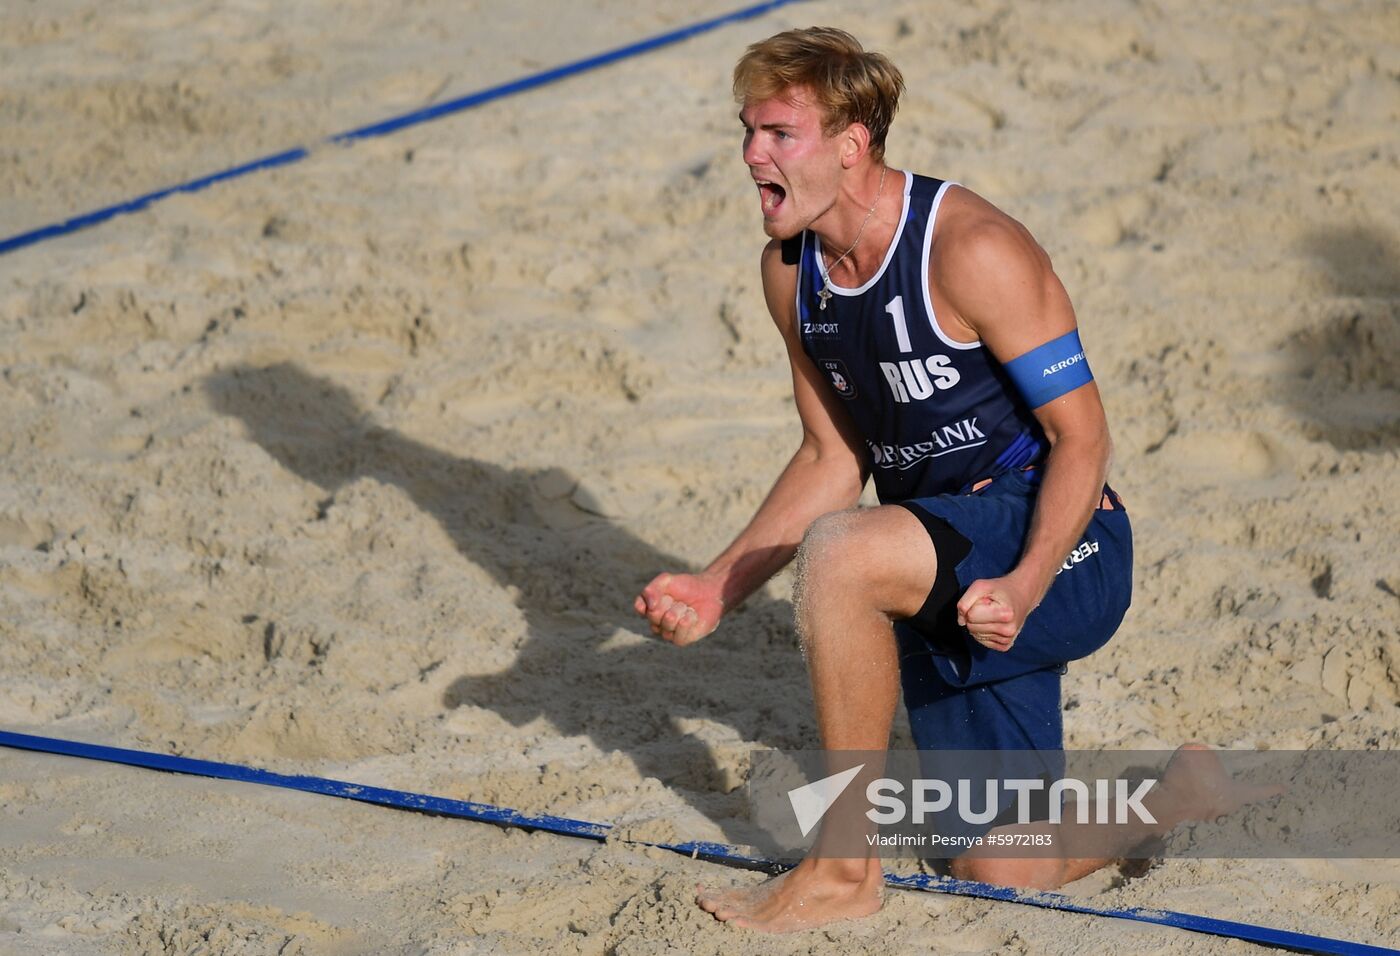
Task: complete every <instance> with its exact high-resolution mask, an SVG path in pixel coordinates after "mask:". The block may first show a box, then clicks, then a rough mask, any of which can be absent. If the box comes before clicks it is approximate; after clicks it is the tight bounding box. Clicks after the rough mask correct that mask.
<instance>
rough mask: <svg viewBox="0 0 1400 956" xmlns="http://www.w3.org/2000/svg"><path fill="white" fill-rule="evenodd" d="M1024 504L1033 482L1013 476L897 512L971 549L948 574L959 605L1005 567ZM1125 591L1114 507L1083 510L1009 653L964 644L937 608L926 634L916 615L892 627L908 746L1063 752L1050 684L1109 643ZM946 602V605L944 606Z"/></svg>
mask: <svg viewBox="0 0 1400 956" xmlns="http://www.w3.org/2000/svg"><path fill="white" fill-rule="evenodd" d="M1035 500H1036V485H1035V484H1034V483H1033V481H1032V480H1030V479H1029V478H1028V477H1027V475H1026V474H1025V473H1023V472H1019V471H1012V472H1007V473H1005V474H1003V475H999V476H998V477H997V478H996V479H995V480H993V481H992V482H991V483H990V484H988V485H986V486H985V487H983V488H982V489H981V490H979V491H976V492H973V493H971V494H965V495H938V496H936V497H933V498H916V499H913V500H911V501H905V502H901V504H903V505H904V506H905V507H907V508H910V509H911V510H915V509H917V510H921V511H923V512H924V513H926V514H929V515H932V516H933V517H935V518H939V519H942V520H943V521H945V522H947V523H948V524H949V525H951V526H952V528H953V529H954V530H955V531H957V532H958V533H959V534H961V535H962V536H963V537H964V538H966V539H967V541H968V542H969V543H970V544H971V550H970V551H969V552H968V553H967V555H966V557H964V558H963V559H962V560H961V561H960V562H959V563H958V565H957V567H956V569H955V570H956V574H957V596H958V597H961V595H962V592H963V591H965V590H966V589H967V587H968V585H970V584H971V583H972V582H973V581H977V580H980V579H984V578H997V577H1001V576H1003V575H1005V574H1008V573H1010V571H1011V570H1012V569H1013V568H1015V567H1016V565H1017V563H1018V562H1019V561H1020V558H1021V551H1022V549H1023V547H1024V545H1025V541H1026V537H1027V535H1028V534H1029V531H1030V524H1031V514H1032V512H1033V510H1034V508H1035ZM1115 500H1116V499H1115ZM916 513H917V511H916ZM1132 587H1133V535H1132V528H1131V526H1130V525H1129V522H1128V514H1127V512H1126V511H1124V510H1123V508H1122V506H1121V503H1118V505H1117V507H1115V509H1114V510H1111V511H1110V510H1104V509H1100V510H1097V511H1095V512H1094V516H1093V518H1092V519H1091V520H1090V522H1089V526H1088V528H1087V529H1085V531H1084V536H1083V538H1081V539H1080V544H1079V546H1078V547H1077V548H1076V550H1075V551H1074V552H1073V553H1072V554H1071V555H1070V556H1069V558H1068V559H1067V560H1066V562H1065V564H1064V565H1063V566H1062V567H1061V569H1060V572H1059V574H1057V575H1056V577H1055V581H1054V583H1053V584H1052V585H1051V586H1050V590H1049V592H1048V593H1047V594H1046V595H1045V599H1044V600H1043V601H1042V602H1041V604H1040V606H1039V607H1038V608H1036V609H1035V610H1034V611H1032V612H1031V613H1030V615H1029V616H1028V617H1027V618H1026V622H1025V626H1024V627H1023V628H1022V629H1021V633H1020V634H1019V635H1018V636H1017V638H1016V642H1015V643H1014V644H1013V645H1012V646H1011V650H1009V651H1005V652H1002V651H993V650H990V649H988V648H986V647H983V646H982V645H981V644H979V643H977V642H976V641H974V640H973V639H972V637H971V635H969V634H968V633H967V631H966V630H965V629H963V628H960V627H958V626H957V623H956V617H953V616H952V615H953V614H955V613H956V612H955V611H950V610H945V613H944V614H943V616H942V617H941V618H940V619H939V623H938V624H937V625H936V626H933V625H932V624H931V622H930V620H928V619H926V618H924V617H923V616H921V617H920V618H918V619H910V620H906V621H898V622H896V624H895V636H896V637H897V639H898V641H899V654H900V680H901V682H902V684H903V689H904V705H905V707H906V709H907V710H908V712H909V723H910V728H911V730H912V731H913V736H914V742H915V743H916V744H917V745H918V747H919V749H920V750H1059V749H1062V748H1063V747H1064V724H1063V720H1062V718H1061V712H1060V676H1061V675H1062V674H1063V673H1064V672H1065V665H1066V664H1067V663H1068V662H1070V661H1074V660H1078V659H1080V658H1082V657H1087V656H1088V655H1090V654H1092V653H1093V652H1094V651H1096V650H1098V649H1099V648H1100V647H1102V646H1103V645H1104V644H1106V643H1108V640H1109V638H1111V637H1112V636H1113V633H1114V631H1116V630H1117V629H1118V625H1119V623H1121V622H1122V620H1123V615H1124V614H1125V613H1127V610H1128V604H1129V603H1130V602H1131V600H1132ZM955 604H956V598H955V599H954V600H953V601H951V602H949V609H951V608H952V607H953V606H954V605H955Z"/></svg>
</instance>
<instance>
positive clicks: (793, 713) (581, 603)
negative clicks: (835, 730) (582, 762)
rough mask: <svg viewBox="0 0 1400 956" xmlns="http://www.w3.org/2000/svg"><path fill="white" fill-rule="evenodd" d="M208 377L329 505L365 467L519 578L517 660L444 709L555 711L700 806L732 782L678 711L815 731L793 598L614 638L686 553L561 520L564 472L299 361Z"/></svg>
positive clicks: (754, 734)
mask: <svg viewBox="0 0 1400 956" xmlns="http://www.w3.org/2000/svg"><path fill="white" fill-rule="evenodd" d="M204 388H205V391H206V393H207V394H208V396H209V398H210V401H211V403H212V404H213V406H214V408H216V409H217V410H218V411H220V412H222V413H224V414H228V415H232V416H235V417H237V418H239V419H241V420H242V421H243V422H244V423H245V425H246V426H247V428H248V430H249V432H250V434H251V436H252V438H253V440H254V441H256V442H257V443H258V444H259V445H261V446H262V447H263V448H264V449H266V450H267V451H268V452H269V453H270V454H271V455H272V456H273V457H275V458H276V459H277V461H279V462H280V463H281V464H282V465H283V466H284V467H286V468H287V469H289V470H290V471H292V472H294V473H296V474H297V475H300V476H301V477H303V478H305V479H307V480H308V481H311V482H314V483H315V484H316V485H318V486H320V487H321V488H323V489H325V491H326V494H327V495H328V498H327V499H326V500H325V501H324V502H322V504H321V510H322V512H323V513H324V512H325V511H326V510H327V509H328V508H331V507H334V499H335V495H336V492H337V489H339V488H341V487H342V486H343V485H345V484H346V483H348V482H350V481H353V480H355V479H359V478H363V477H369V478H373V479H375V480H377V481H380V482H384V483H389V484H393V485H397V486H398V487H400V488H401V489H403V490H404V491H405V492H406V493H407V494H408V495H409V496H410V497H411V498H412V499H413V501H414V502H415V503H416V504H417V506H418V507H420V508H421V509H423V511H424V512H426V513H428V514H430V515H432V516H433V517H434V518H435V519H436V520H437V521H438V523H439V524H440V525H441V526H442V527H443V528H444V529H445V530H446V531H447V532H448V534H449V535H450V536H451V538H452V540H453V542H455V544H456V547H457V549H458V550H459V551H460V552H461V554H462V555H463V556H464V557H466V558H467V559H468V560H470V561H472V562H473V563H475V564H476V565H478V566H480V567H481V568H483V569H485V570H486V571H487V572H488V573H489V574H490V575H491V576H492V578H494V579H495V581H496V582H498V583H499V584H500V585H501V587H502V588H506V587H515V588H518V593H519V598H518V604H519V607H520V610H521V612H522V613H523V614H524V616H525V619H526V623H527V627H528V634H527V636H526V638H525V639H524V641H523V643H522V645H521V646H520V648H519V652H518V656H517V658H516V661H515V663H514V664H513V666H511V667H510V668H509V669H507V670H505V671H502V672H500V673H497V674H494V675H489V676H463V677H459V678H458V679H457V680H455V681H454V682H453V683H452V684H451V686H450V688H449V689H448V690H447V692H446V693H445V695H444V699H443V701H442V703H443V706H444V707H445V708H448V709H451V708H456V707H459V706H462V705H464V704H473V705H476V706H479V707H484V708H489V709H491V710H493V711H495V712H496V713H498V714H500V715H501V716H502V717H503V718H505V719H506V720H509V721H510V722H511V723H512V724H515V725H517V726H519V725H522V724H524V723H526V722H528V721H530V720H532V719H534V718H536V717H538V716H544V717H545V718H547V719H548V720H549V722H550V723H551V724H552V725H553V726H554V727H555V728H556V729H557V730H558V732H559V733H560V734H564V735H586V736H588V737H589V738H591V739H592V741H593V743H594V744H595V745H596V746H597V748H598V749H599V750H600V751H602V752H603V753H611V752H614V751H618V752H621V753H624V754H626V755H627V756H628V757H629V758H630V759H631V760H632V761H633V762H634V763H635V765H636V767H637V769H638V771H639V772H640V773H641V774H642V776H644V777H656V778H658V779H659V780H661V781H662V782H664V783H666V784H667V785H668V786H671V787H673V788H679V789H682V790H685V791H689V792H686V793H684V794H683V795H684V796H685V798H686V799H687V800H688V801H689V802H690V803H691V804H692V805H694V806H696V808H697V809H698V810H700V811H701V812H702V813H706V812H707V806H708V808H709V810H711V811H713V810H714V809H715V807H716V806H717V805H719V804H732V801H727V800H724V799H720V798H719V795H720V794H722V793H723V792H724V791H725V790H732V789H733V788H734V786H735V780H734V778H733V774H732V772H730V773H728V774H726V772H725V770H724V768H722V767H721V766H720V765H719V763H718V762H717V761H716V758H715V755H714V754H713V753H712V752H711V750H710V748H709V747H708V746H707V745H706V744H705V743H703V742H702V741H701V740H699V739H698V738H696V737H695V736H693V735H691V734H689V733H687V732H686V731H685V730H683V729H682V721H684V720H686V719H696V718H699V719H704V720H711V721H716V722H718V723H722V724H725V725H728V726H729V727H732V728H733V729H734V731H735V732H737V734H738V735H739V737H740V738H741V739H743V740H745V741H752V742H753V745H754V746H756V747H789V748H791V747H797V746H801V745H803V744H804V742H805V743H807V744H808V745H810V744H811V741H810V737H808V735H809V734H814V732H815V722H814V720H813V719H812V717H811V705H810V702H809V701H810V690H809V688H808V685H807V680H806V675H805V671H804V670H803V667H802V663H801V660H800V657H799V655H798V654H797V651H796V648H795V646H794V644H793V642H792V639H791V636H790V631H791V629H790V627H789V626H788V624H787V621H788V620H789V619H790V611H789V610H788V608H787V607H786V604H785V602H776V601H772V600H770V599H766V598H763V597H762V596H755V597H754V598H753V599H751V601H750V602H749V603H748V605H746V607H745V608H744V609H742V610H741V611H739V612H737V613H736V615H735V618H734V619H733V620H727V621H726V622H725V624H724V625H722V626H721V629H720V630H719V631H718V632H717V633H716V634H714V635H712V636H711V637H709V638H708V639H706V640H705V641H702V642H700V643H699V644H696V645H692V646H691V647H687V648H683V649H679V648H675V647H672V646H670V645H669V644H666V643H664V642H661V641H659V640H657V641H651V640H648V641H647V642H646V643H645V644H641V645H637V644H631V645H628V646H613V647H605V646H603V645H604V643H605V642H606V641H607V640H608V639H609V638H610V637H611V636H612V635H614V634H615V632H616V631H617V630H618V629H619V628H623V629H627V630H631V631H634V632H637V633H646V630H647V629H646V624H645V622H644V621H642V620H641V619H640V618H639V617H637V616H636V615H635V614H634V613H633V612H632V609H631V602H632V598H633V596H634V595H635V593H636V591H637V590H638V589H639V588H640V587H641V585H642V584H644V583H645V582H646V581H647V580H648V579H649V578H650V577H651V576H652V575H653V574H655V573H656V572H658V571H661V570H667V569H672V570H674V569H680V568H683V567H684V565H683V563H682V562H681V561H679V560H678V559H677V558H675V557H674V556H672V555H669V554H665V553H663V552H661V551H658V550H656V549H655V548H653V547H651V546H650V545H648V544H646V543H645V542H643V541H641V540H639V539H637V538H636V537H634V536H633V535H631V534H629V533H627V532H626V531H624V530H622V529H621V528H619V527H617V526H615V525H613V524H611V523H609V522H606V521H604V520H602V519H590V520H586V521H581V522H580V521H579V519H578V517H577V513H575V516H574V521H573V524H574V525H575V526H574V527H561V524H560V522H558V521H557V520H556V521H551V520H550V518H549V516H548V509H549V507H551V506H553V507H558V508H566V509H567V508H573V506H572V505H570V504H568V503H567V502H566V501H549V500H546V498H545V497H543V496H542V495H541V494H540V492H539V490H538V489H540V488H541V487H551V488H556V489H557V488H560V487H563V488H568V487H571V486H572V485H573V484H574V481H573V479H572V478H571V477H570V476H569V475H568V474H567V473H566V472H563V471H562V470H559V469H546V470H538V471H536V470H528V469H509V468H502V467H500V466H497V465H493V464H491V463H489V462H485V461H480V460H475V459H472V458H467V457H458V456H454V455H450V454H446V453H444V452H442V451H440V450H438V449H435V448H431V447H429V446H427V445H424V444H422V443H420V442H417V441H414V440H413V439H410V438H406V437H404V436H403V435H400V434H397V433H395V432H393V431H389V430H386V429H383V428H380V427H378V426H375V425H374V424H373V423H372V422H371V421H370V419H369V417H368V416H367V415H366V414H365V413H364V412H363V411H362V410H361V409H360V408H359V407H358V405H357V404H356V402H355V400H354V399H353V398H352V396H351V395H350V393H349V392H348V391H346V390H345V389H344V388H342V387H341V386H339V385H337V384H335V383H334V382H331V381H328V380H325V379H321V378H317V377H315V376H313V375H310V374H308V373H306V372H305V371H303V370H301V369H299V368H297V367H296V366H295V365H291V364H280V365H274V366H271V367H267V368H254V367H247V366H244V367H236V368H233V369H229V370H225V371H222V372H220V373H218V374H216V375H213V376H210V377H209V378H208V379H207V380H206V381H205V383H204ZM462 626H463V627H467V626H469V624H468V622H463V623H462ZM731 809H732V806H731ZM707 815H710V816H711V818H713V814H712V813H707Z"/></svg>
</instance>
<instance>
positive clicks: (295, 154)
mask: <svg viewBox="0 0 1400 956" xmlns="http://www.w3.org/2000/svg"><path fill="white" fill-rule="evenodd" d="M796 2H797V0H767V2H765V3H758V4H754V5H753V6H749V7H744V8H742V9H740V10H734V11H732V12H730V13H726V14H723V15H721V16H718V17H713V18H711V19H709V20H701V21H699V22H698V23H692V24H690V25H689V26H684V27H681V28H679V29H676V30H671V31H669V32H667V33H661V34H658V35H656V36H654V37H649V38H647V39H645V40H639V41H638V42H636V43H631V44H628V45H627V46H623V47H618V48H617V49H615V50H609V51H607V52H606V53H599V54H597V55H595V56H590V57H585V58H584V59H582V60H575V61H573V62H572V63H566V64H564V65H563V66H556V67H554V68H552V69H548V70H543V71H541V72H539V73H533V74H531V75H529V76H525V77H522V78H520V79H518V80H511V81H510V82H508V83H501V84H499V85H497V86H492V87H488V88H486V89H484V90H479V91H477V92H475V93H468V94H467V95H465V96H459V97H457V98H456V99H452V100H448V101H447V102H445V103H439V104H437V105H436V106H429V107H426V108H424V109H420V110H414V111H413V112H411V113H404V114H403V115H401V116H394V117H391V118H389V119H386V120H381V121H379V122H377V123H371V124H369V125H367V126H360V127H358V128H356V129H351V130H346V131H345V132H343V133H336V134H335V135H334V136H331V137H328V138H327V139H326V140H325V141H324V142H327V143H336V144H347V143H353V142H355V141H357V140H362V139H370V138H371V137H375V136H384V135H386V134H388V133H394V132H397V131H398V130H401V129H404V128H406V127H409V126H416V125H418V124H419V123H426V122H429V121H430V120H435V119H439V118H440V117H443V116H448V115H450V114H452V113H460V112H462V111H463V110H469V109H472V108H473V107H477V106H481V105H482V104H483V103H489V102H491V101H492V100H498V99H501V98H503V97H506V96H512V95H514V94H516V93H523V92H525V91H526V90H532V89H535V88H536V87H539V86H544V85H546V84H548V83H555V82H558V81H559V80H562V79H566V78H567V77H570V76H574V75H575V74H578V73H584V72H587V71H589V70H596V69H598V68H599V67H602V66H607V65H608V64H610V63H616V62H617V61H618V60H625V59H627V58H629V57H633V56H638V55H640V54H642V53H648V52H650V51H652V50H656V49H659V48H660V47H664V46H670V45H671V44H674V43H679V42H681V41H682V40H688V39H690V38H691V37H693V36H696V35H698V34H701V33H708V32H709V31H711V30H714V29H717V28H719V27H722V26H725V25H727V24H730V23H737V22H739V21H741V20H751V19H753V18H754V17H758V16H762V15H763V14H765V13H767V12H769V11H770V10H776V9H777V8H778V7H783V6H787V5H788V4H790V3H796ZM310 155H311V151H310V150H308V149H306V148H304V147H299V148H297V149H289V150H286V151H285V152H281V153H275V154H273V155H271V156H264V157H262V158H261V159H255V160H253V161H252V162H248V163H244V164H242V165H240V166H234V167H231V168H229V169H225V170H222V171H221V172H217V173H210V174H209V175H207V176H201V177H199V178H198V179H191V180H190V181H189V182H185V183H180V184H179V185H177V186H170V187H168V188H166V189H158V190H156V191H155V192H150V193H146V194H145V195H142V196H137V197H136V198H135V199H130V200H127V201H126V202H121V203H117V204H116V205H113V206H105V207H103V208H102V209H96V210H93V211H92V212H88V213H83V214H82V215H79V216H74V217H73V218H71V219H65V220H64V221H63V222H58V223H53V224H52V225H48V226H41V227H40V228H38V229H32V230H30V231H29V232H23V233H20V234H19V235H17V236H11V237H9V238H8V239H0V255H4V254H5V253H7V252H12V251H14V250H15V249H21V248H23V247H25V246H30V245H33V244H34V243H36V242H42V241H43V240H45V239H52V238H54V237H55V236H63V235H67V234H68V233H70V232H77V231H78V230H79V229H86V228H87V227H89V226H95V225H97V224H98V223H102V222H106V221H107V220H108V219H114V218H116V217H117V216H122V215H126V214H127V213H133V212H140V211H141V210H143V209H145V208H146V207H147V206H150V205H151V204H152V203H154V202H157V201H159V200H161V199H164V198H166V197H167V196H173V195H174V194H175V193H193V192H198V191H199V190H201V189H205V188H207V187H209V186H212V185H214V184H215V183H220V182H224V181H226V180H230V179H237V178H239V177H241V176H247V175H248V174H250V173H255V172H258V171H260V170H263V169H274V168H276V167H278V166H288V165H291V164H292V163H296V162H300V161H301V160H303V159H305V158H306V157H308V156H310Z"/></svg>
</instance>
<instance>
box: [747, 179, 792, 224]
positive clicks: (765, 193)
mask: <svg viewBox="0 0 1400 956" xmlns="http://www.w3.org/2000/svg"><path fill="white" fill-rule="evenodd" d="M754 183H755V184H756V185H757V186H758V195H759V197H760V200H761V202H762V204H763V212H764V214H765V215H767V214H769V213H772V212H775V211H776V210H777V208H778V207H779V206H781V205H782V204H783V200H784V199H786V198H787V190H786V189H784V188H783V187H782V186H779V185H778V184H777V183H770V182H768V181H766V180H763V179H756V180H754Z"/></svg>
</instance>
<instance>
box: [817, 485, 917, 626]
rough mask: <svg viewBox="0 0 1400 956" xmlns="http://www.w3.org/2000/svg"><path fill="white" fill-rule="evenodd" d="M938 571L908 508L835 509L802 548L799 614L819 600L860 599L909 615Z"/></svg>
mask: <svg viewBox="0 0 1400 956" xmlns="http://www.w3.org/2000/svg"><path fill="white" fill-rule="evenodd" d="M937 570H938V562H937V556H936V554H935V552H934V549H933V544H932V542H931V541H930V540H929V538H928V533H927V532H926V531H925V530H924V528H923V526H922V525H921V524H920V523H919V521H918V519H916V518H914V517H913V516H912V515H911V514H910V513H909V512H908V511H907V510H905V509H904V508H900V507H895V506H884V507H880V508H865V509H851V510H848V511H834V512H831V513H830V514H826V515H822V516H821V517H820V518H818V519H817V520H816V521H814V522H812V525H811V527H810V528H808V529H807V534H806V535H805V536H804V537H803V539H802V544H801V546H800V547H799V548H798V551H797V565H796V571H797V580H796V582H795V583H794V588H793V599H794V604H795V606H796V608H797V610H798V614H799V618H800V615H801V613H802V610H803V609H804V608H806V607H808V606H810V604H811V603H812V601H813V599H815V598H834V599H837V600H842V601H847V600H851V599H856V600H860V601H862V602H869V603H870V604H871V605H872V606H873V607H875V608H876V609H878V610H880V611H883V612H885V613H888V614H890V615H891V616H892V617H896V618H898V617H907V616H909V615H910V614H913V613H916V612H917V611H918V609H919V607H920V606H921V605H922V603H923V599H924V598H925V597H927V594H928V589H929V588H930V587H931V586H932V584H933V579H934V575H935V574H936V572H937Z"/></svg>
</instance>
